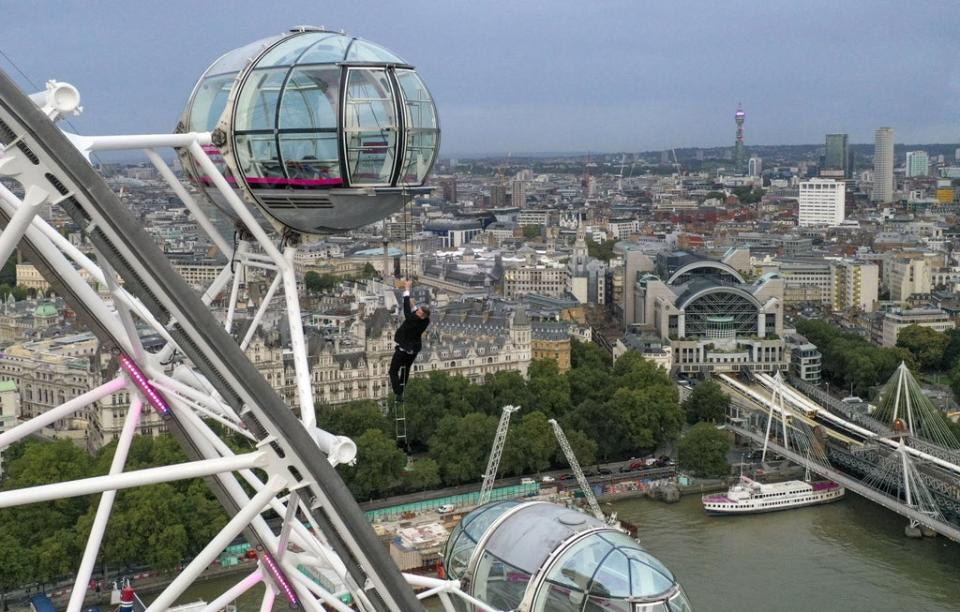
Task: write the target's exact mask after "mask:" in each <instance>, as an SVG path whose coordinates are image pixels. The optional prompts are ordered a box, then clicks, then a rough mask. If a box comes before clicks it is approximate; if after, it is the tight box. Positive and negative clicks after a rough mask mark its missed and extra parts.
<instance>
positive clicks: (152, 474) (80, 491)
mask: <svg viewBox="0 0 960 612" xmlns="http://www.w3.org/2000/svg"><path fill="white" fill-rule="evenodd" d="M266 465H267V456H266V455H265V454H264V453H263V452H260V451H258V452H253V453H247V454H245V455H236V456H234V457H222V458H219V459H205V460H202V461H191V462H189V463H178V464H175V465H167V466H163V467H156V468H147V469H145V470H138V471H135V472H125V473H123V474H116V475H109V476H94V477H93V478H83V479H81V480H69V481H66V482H58V483H55V484H49V485H41V486H37V487H31V488H27V489H13V490H11V491H4V492H2V493H0V508H9V507H11V506H21V505H24V504H36V503H40V502H48V501H53V500H56V499H63V498H64V497H78V496H81V495H93V494H94V493H103V492H104V491H112V490H115V489H129V488H130V487H140V486H144V485H152V484H159V483H161V482H174V481H177V480H187V479H189V478H201V477H204V476H214V475H216V474H220V473H223V472H234V471H237V470H243V469H250V468H255V467H259V468H262V467H266Z"/></svg>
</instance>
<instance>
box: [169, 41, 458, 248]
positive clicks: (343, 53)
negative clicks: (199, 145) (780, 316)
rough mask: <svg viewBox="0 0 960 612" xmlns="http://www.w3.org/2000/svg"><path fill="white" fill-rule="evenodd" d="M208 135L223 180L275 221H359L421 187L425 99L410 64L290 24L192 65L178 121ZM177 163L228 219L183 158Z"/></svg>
mask: <svg viewBox="0 0 960 612" xmlns="http://www.w3.org/2000/svg"><path fill="white" fill-rule="evenodd" d="M178 130H180V131H196V132H206V131H210V132H212V133H213V142H214V146H210V147H207V148H206V149H207V153H208V154H209V155H210V157H211V158H212V159H213V161H214V162H215V163H216V164H217V166H218V168H219V169H220V171H221V173H222V174H223V175H224V177H225V178H226V179H227V182H228V183H229V184H230V185H231V186H233V187H234V188H235V189H236V190H237V191H238V192H239V193H240V194H241V195H242V196H243V198H244V199H245V201H246V202H247V203H249V204H253V205H255V206H257V207H259V208H260V210H261V211H263V212H264V213H265V214H266V216H267V217H268V218H269V219H270V220H271V222H272V223H273V224H274V225H275V226H277V227H280V228H290V229H292V230H295V231H297V232H301V233H326V232H333V231H341V230H347V229H352V228H356V227H360V226H363V225H368V224H370V223H373V222H375V221H377V220H379V219H382V218H384V217H386V216H387V215H389V214H390V213H392V212H395V211H397V210H399V209H401V208H402V207H403V205H404V204H405V203H406V201H407V199H408V198H409V197H411V196H412V195H416V194H418V193H426V192H428V191H429V188H426V187H424V183H425V181H426V180H427V176H428V175H429V173H430V170H431V168H432V167H433V163H434V161H435V159H436V156H437V151H438V148H439V144H440V127H439V123H438V119H437V112H436V107H435V106H434V103H433V99H432V98H431V96H430V93H429V91H428V90H427V88H426V86H425V85H424V83H423V81H422V80H421V79H420V77H419V76H418V75H417V73H416V72H415V71H414V68H413V66H411V65H410V64H408V63H407V62H405V61H404V60H402V59H400V58H399V57H397V56H396V55H395V54H393V53H392V52H390V51H388V50H386V49H384V48H383V47H380V46H378V45H375V44H373V43H370V42H368V41H365V40H362V39H359V38H355V37H351V36H347V35H344V34H342V33H335V32H327V31H324V30H321V29H312V28H306V27H298V28H296V29H293V30H291V31H290V32H287V33H285V34H282V35H279V36H274V37H271V38H266V39H263V40H261V41H258V42H255V43H252V44H249V45H247V46H244V47H241V48H239V49H236V50H234V51H231V52H229V53H227V54H225V55H223V56H222V57H220V58H219V59H218V60H217V61H216V62H214V63H213V64H212V65H211V66H210V67H209V68H208V69H207V70H206V72H204V74H203V76H202V77H201V78H200V80H199V81H198V83H197V85H196V86H195V87H194V90H193V93H192V94H191V96H190V100H189V102H188V103H187V107H186V109H185V111H184V113H183V116H182V118H181V121H180V125H179V126H178ZM181 160H182V162H183V166H184V169H185V170H186V171H187V173H188V174H189V175H190V176H191V178H192V179H193V180H194V181H195V182H196V183H197V185H198V186H199V187H200V188H201V189H203V190H204V192H205V193H207V195H209V196H210V197H211V199H212V200H213V201H214V203H215V204H217V206H218V207H220V208H221V209H222V210H224V211H225V212H226V213H227V214H229V215H231V216H232V213H231V212H230V210H229V207H227V206H225V204H224V202H223V200H222V198H221V197H220V196H219V192H218V191H217V190H216V189H215V188H214V186H213V181H212V179H211V177H210V176H207V175H206V173H205V172H204V171H203V169H202V168H201V167H200V166H199V165H198V164H196V163H195V162H194V160H193V159H192V158H190V157H189V156H188V155H185V154H182V156H181Z"/></svg>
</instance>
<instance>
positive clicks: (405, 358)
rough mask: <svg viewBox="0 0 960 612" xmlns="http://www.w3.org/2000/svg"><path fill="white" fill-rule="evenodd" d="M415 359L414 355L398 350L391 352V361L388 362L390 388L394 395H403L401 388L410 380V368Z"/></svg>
mask: <svg viewBox="0 0 960 612" xmlns="http://www.w3.org/2000/svg"><path fill="white" fill-rule="evenodd" d="M416 358H417V354H416V353H412V354H411V353H405V352H404V351H401V350H400V349H399V348H395V349H394V350H393V359H391V360H390V386H391V387H393V394H394V395H396V396H398V397H399V396H402V395H403V388H404V387H406V386H407V380H408V379H409V378H410V368H412V367H413V361H414V360H415V359H416Z"/></svg>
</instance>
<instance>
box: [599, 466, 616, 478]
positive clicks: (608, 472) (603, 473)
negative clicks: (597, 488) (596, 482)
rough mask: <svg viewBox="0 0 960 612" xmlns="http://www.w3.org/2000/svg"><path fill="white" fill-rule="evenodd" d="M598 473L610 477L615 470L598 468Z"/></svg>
mask: <svg viewBox="0 0 960 612" xmlns="http://www.w3.org/2000/svg"><path fill="white" fill-rule="evenodd" d="M597 471H598V472H600V475H601V476H609V475H610V474H613V470H611V469H610V468H605V467H602V468H597Z"/></svg>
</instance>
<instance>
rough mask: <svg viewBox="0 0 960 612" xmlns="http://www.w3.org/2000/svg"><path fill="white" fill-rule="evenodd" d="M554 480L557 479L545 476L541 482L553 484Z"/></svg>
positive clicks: (548, 475)
mask: <svg viewBox="0 0 960 612" xmlns="http://www.w3.org/2000/svg"><path fill="white" fill-rule="evenodd" d="M554 480H556V478H554V477H553V476H551V475H550V474H545V475H544V476H543V478H541V479H540V482H553V481H554Z"/></svg>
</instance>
